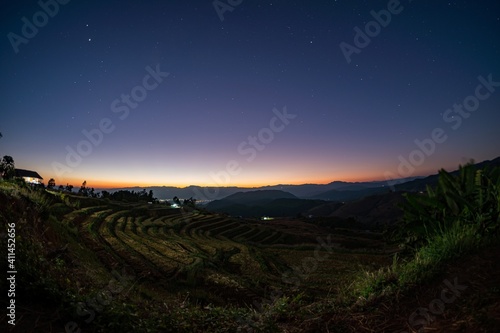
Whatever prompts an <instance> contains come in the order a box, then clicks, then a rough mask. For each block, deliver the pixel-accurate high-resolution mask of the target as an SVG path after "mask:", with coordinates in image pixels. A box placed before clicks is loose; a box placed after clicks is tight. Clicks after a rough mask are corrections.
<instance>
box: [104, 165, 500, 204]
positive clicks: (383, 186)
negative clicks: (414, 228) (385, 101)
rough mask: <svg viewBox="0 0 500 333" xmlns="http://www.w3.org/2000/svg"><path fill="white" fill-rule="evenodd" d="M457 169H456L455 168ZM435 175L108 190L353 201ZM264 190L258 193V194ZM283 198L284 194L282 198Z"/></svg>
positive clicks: (427, 181) (421, 183)
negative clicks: (278, 195)
mask: <svg viewBox="0 0 500 333" xmlns="http://www.w3.org/2000/svg"><path fill="white" fill-rule="evenodd" d="M497 165H500V157H497V158H495V159H493V160H487V161H483V162H480V163H477V164H476V167H477V168H484V167H487V166H497ZM454 172H456V171H454ZM437 179H438V175H437V173H436V174H434V175H430V176H427V177H410V178H401V179H397V180H392V181H372V182H343V181H334V182H331V183H329V184H302V185H284V184H280V185H269V186H261V187H237V186H230V187H216V186H210V187H202V186H196V185H192V186H188V187H183V188H181V187H175V186H152V187H139V186H136V187H126V188H117V189H109V190H110V191H113V192H114V191H118V190H134V191H137V190H142V189H146V190H147V191H150V190H152V191H153V193H154V196H155V197H156V198H158V199H172V198H174V197H178V198H181V199H185V198H191V197H193V198H195V199H197V200H198V201H203V200H209V201H212V200H220V199H223V198H226V197H228V196H231V195H234V194H236V193H241V192H243V193H244V192H252V191H275V190H277V191H284V192H288V193H290V194H292V195H293V196H295V197H297V198H300V199H314V200H326V201H352V200H357V199H361V198H363V197H366V196H369V195H374V194H379V193H387V192H390V191H423V190H425V188H426V185H434V184H435V183H436V182H437ZM262 194H263V192H261V195H262ZM283 198H286V197H283Z"/></svg>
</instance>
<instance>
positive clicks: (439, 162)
mask: <svg viewBox="0 0 500 333" xmlns="http://www.w3.org/2000/svg"><path fill="white" fill-rule="evenodd" d="M43 1H46V0H42V3H43ZM46 2H47V4H51V5H47V6H46V8H47V11H48V12H50V14H51V15H48V14H44V11H43V9H42V7H41V6H40V4H39V3H37V2H36V1H3V2H2V8H1V11H0V12H1V14H0V15H1V35H2V44H1V47H0V52H1V54H0V57H1V79H0V89H1V90H0V91H1V94H2V99H1V100H0V110H1V111H0V112H1V114H0V132H1V133H2V134H3V138H1V139H0V155H1V156H3V155H10V156H12V157H13V158H14V160H15V162H16V167H18V168H24V169H30V170H36V171H37V172H39V173H40V174H41V175H42V176H43V177H44V181H45V183H46V182H47V181H48V179H49V178H52V177H53V178H55V180H56V183H57V184H58V185H59V184H64V185H65V184H66V183H70V184H73V185H75V186H79V185H80V184H81V182H82V181H83V180H87V184H88V185H89V186H94V187H106V186H128V185H138V186H147V185H174V186H187V185H191V184H192V185H217V186H227V185H238V186H260V185H266V184H269V185H271V184H280V183H286V184H301V183H327V182H331V181H334V180H344V181H366V180H384V179H386V178H399V177H409V176H419V175H427V174H430V173H435V172H436V171H437V170H438V169H440V168H441V167H444V168H447V169H454V168H456V167H457V166H458V164H461V163H464V162H466V161H468V160H469V159H471V158H473V159H475V160H476V161H477V162H479V161H483V160H486V159H493V158H495V157H497V156H499V155H500V145H499V142H500V130H499V128H500V126H499V124H500V108H499V107H500V83H497V82H500V61H499V59H500V2H499V1H497V0H489V1H473V0H470V1H423V0H422V1H419V0H413V1H411V0H404V1H401V2H398V1H394V0H391V1H350V0H349V1H348V0H339V1H333V0H329V1H288V0H287V1H284V0H283V1H238V0H231V1H219V2H215V5H216V6H217V9H216V8H215V6H214V2H212V1H211V0H203V1H201V0H199V1H180V0H176V1H127V0H120V1H78V0H72V1H67V0H65V1H63V0H60V3H63V4H60V3H56V2H55V0H49V1H46ZM228 3H229V4H228ZM54 4H57V7H58V8H57V7H56V6H55V5H54ZM231 4H232V5H231ZM375 17H377V19H378V21H376V19H375ZM23 18H24V19H23ZM34 23H37V25H38V27H37V25H33V24H34ZM33 27H34V28H35V29H36V30H33V29H32V28H33ZM360 32H361V33H360ZM480 77H481V78H480ZM488 82H489V83H488ZM464 103H465V106H462V105H463V104H464ZM85 133H86V134H85ZM415 140H419V141H418V142H420V144H419V145H420V146H419V145H418V144H417V143H416V142H415Z"/></svg>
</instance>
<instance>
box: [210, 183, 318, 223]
mask: <svg viewBox="0 0 500 333" xmlns="http://www.w3.org/2000/svg"><path fill="white" fill-rule="evenodd" d="M324 203H325V201H323V200H307V199H299V198H297V197H296V196H294V195H293V194H291V193H288V192H285V191H280V190H258V191H250V192H239V193H235V194H232V195H230V196H228V197H226V198H224V199H221V200H215V201H212V202H210V203H209V204H207V205H206V209H207V210H210V211H214V212H219V213H225V214H229V215H231V216H242V217H262V216H274V217H276V216H281V217H286V216H296V215H298V214H301V213H304V212H306V211H308V210H310V209H311V208H313V207H316V206H318V205H321V204H324Z"/></svg>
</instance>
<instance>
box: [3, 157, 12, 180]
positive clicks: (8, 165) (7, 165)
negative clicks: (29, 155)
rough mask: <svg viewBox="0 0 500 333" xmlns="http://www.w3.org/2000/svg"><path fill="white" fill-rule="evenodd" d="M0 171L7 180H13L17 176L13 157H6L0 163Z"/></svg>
mask: <svg viewBox="0 0 500 333" xmlns="http://www.w3.org/2000/svg"><path fill="white" fill-rule="evenodd" d="M0 171H1V173H2V177H3V178H5V179H9V178H13V177H14V175H15V165H14V159H13V158H12V156H8V155H5V156H4V157H3V158H2V161H1V162H0Z"/></svg>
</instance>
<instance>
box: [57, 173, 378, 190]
mask: <svg viewBox="0 0 500 333" xmlns="http://www.w3.org/2000/svg"><path fill="white" fill-rule="evenodd" d="M84 180H86V181H87V187H93V188H107V189H113V188H125V187H153V186H173V187H179V188H184V187H188V186H192V185H195V186H201V187H245V188H254V187H263V186H275V185H303V184H318V185H325V184H329V183H331V182H333V181H344V182H371V181H383V180H385V179H384V178H383V176H382V175H379V176H375V175H372V176H368V175H366V176H352V177H338V178H330V177H329V178H327V179H325V178H304V179H301V180H294V181H282V180H276V181H272V182H265V181H255V182H239V183H231V184H217V183H203V182H195V181H194V182H192V183H190V184H186V183H176V182H161V181H159V182H151V181H146V182H145V181H140V180H139V181H130V180H129V181H118V180H113V181H109V180H102V179H99V180H97V179H96V180H94V179H91V178H88V179H84ZM82 182H83V180H82V179H81V178H68V179H64V181H62V180H59V182H58V180H57V179H56V184H57V186H59V185H63V186H65V185H66V184H70V185H73V186H74V187H75V188H79V187H80V186H81V184H82Z"/></svg>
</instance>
